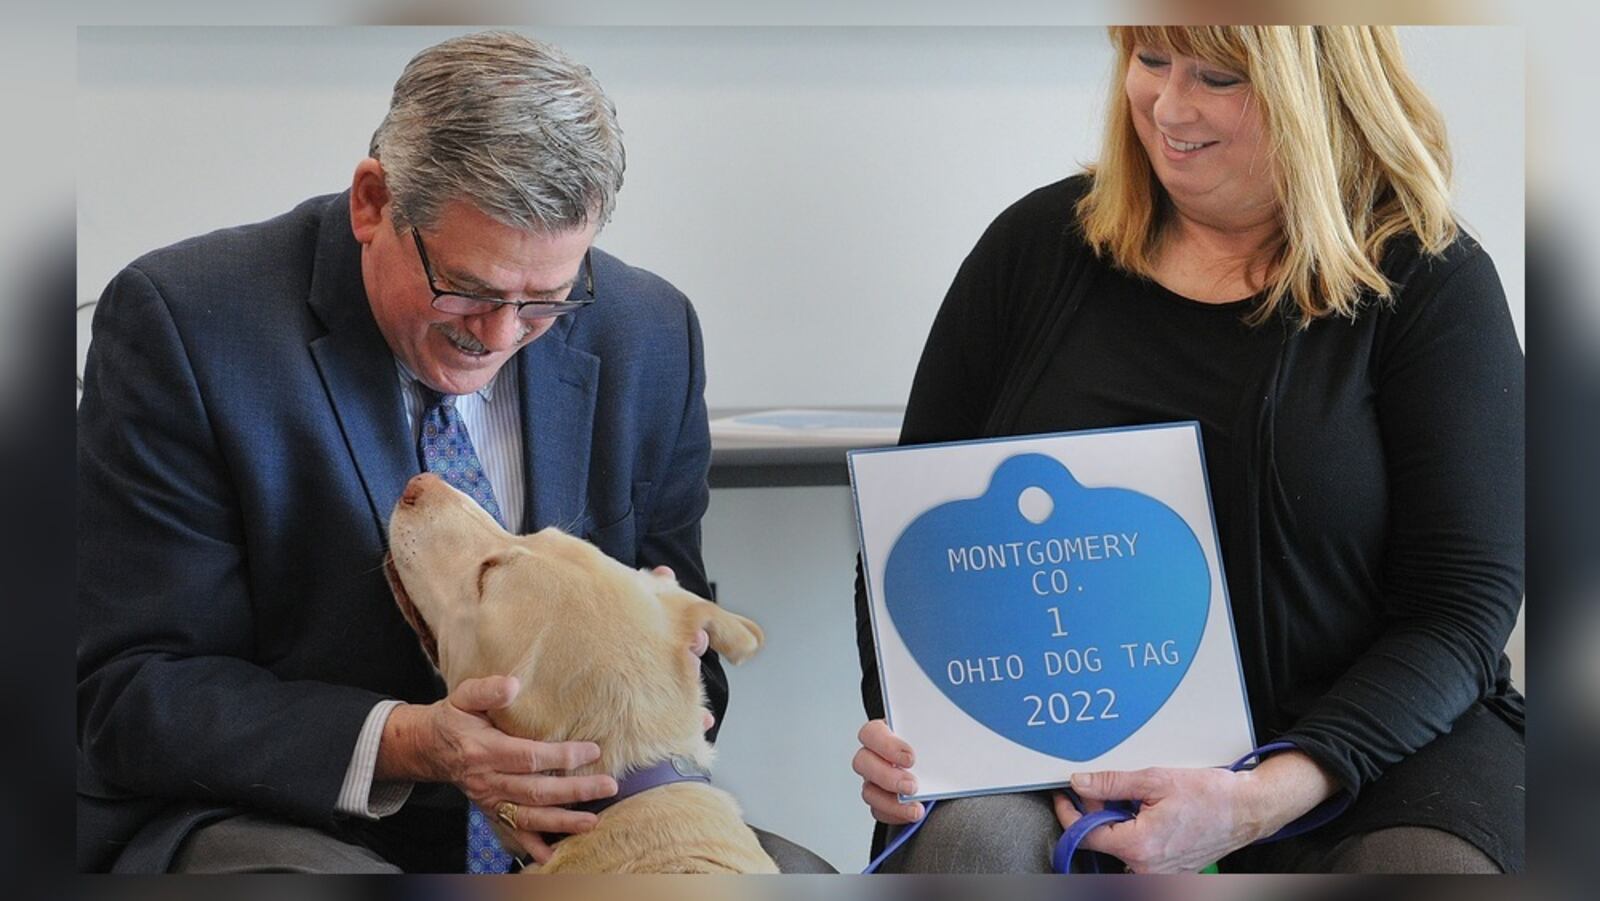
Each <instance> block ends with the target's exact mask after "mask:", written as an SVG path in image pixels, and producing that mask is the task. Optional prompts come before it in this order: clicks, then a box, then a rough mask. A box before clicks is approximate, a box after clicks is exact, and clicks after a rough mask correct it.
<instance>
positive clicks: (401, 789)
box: [334, 701, 414, 820]
mask: <svg viewBox="0 0 1600 901" xmlns="http://www.w3.org/2000/svg"><path fill="white" fill-rule="evenodd" d="M401 703H402V702H400V701H379V702H378V703H377V704H376V705H375V706H373V708H372V712H371V713H369V714H367V722H366V724H365V725H363V726H362V727H361V735H360V736H359V737H357V738H356V749H355V752H354V753H352V754H351V755H350V766H349V768H347V769H346V770H345V771H344V785H343V786H342V787H341V788H340V789H339V800H338V802H337V803H335V804H334V809H336V810H338V811H339V812H340V813H344V814H349V815H350V816H354V817H364V818H366V819H369V820H376V819H379V818H381V817H386V816H388V815H389V814H391V813H394V812H395V811H397V810H399V809H400V808H401V806H402V805H404V804H405V803H406V799H407V798H409V797H411V789H412V788H413V787H414V783H411V782H376V783H375V782H373V781H372V779H373V776H374V774H376V773H377V771H378V743H379V742H381V741H382V740H383V726H384V723H386V722H388V720H389V713H390V711H392V710H394V709H395V708H396V707H399V706H400V704H401Z"/></svg>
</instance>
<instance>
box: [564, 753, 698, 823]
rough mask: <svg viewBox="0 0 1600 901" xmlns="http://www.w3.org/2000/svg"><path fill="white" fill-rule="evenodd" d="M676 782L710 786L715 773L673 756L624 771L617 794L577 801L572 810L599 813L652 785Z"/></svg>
mask: <svg viewBox="0 0 1600 901" xmlns="http://www.w3.org/2000/svg"><path fill="white" fill-rule="evenodd" d="M674 782H704V783H705V784H707V785H710V784H711V774H710V773H708V772H706V771H705V770H704V769H702V768H701V767H700V765H699V764H697V763H695V762H694V761H692V760H689V759H687V758H683V757H672V758H669V759H667V760H663V761H661V762H660V763H657V764H652V765H651V766H647V767H645V768H644V769H642V770H631V771H629V772H627V773H624V774H623V775H622V778H621V779H618V780H617V793H616V794H614V795H612V796H611V797H609V798H601V799H599V800H597V801H588V802H585V803H583V804H573V805H572V809H573V810H584V811H588V812H589V813H599V812H600V811H602V810H605V809H606V808H607V807H610V806H611V805H613V804H615V803H617V802H618V801H621V800H624V799H626V798H631V797H633V796H634V795H637V794H639V793H640V792H645V791H649V790H650V789H652V788H660V787H661V786H663V785H671V784H672V783H674Z"/></svg>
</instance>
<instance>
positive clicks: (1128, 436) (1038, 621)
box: [850, 423, 1254, 798]
mask: <svg viewBox="0 0 1600 901" xmlns="http://www.w3.org/2000/svg"><path fill="white" fill-rule="evenodd" d="M850 470H851V484H852V487H853V490H854V493H855V501H856V511H857V517H858V524H859V527H860V533H861V547H862V563H863V567H864V569H865V576H866V586H867V594H868V604H869V610H870V612H871V617H872V626H873V636H874V640H875V644H876V648H877V652H878V664H879V675H880V677H881V680H880V681H881V683H882V688H883V691H884V700H885V710H886V712H887V715H888V718H889V725H890V727H891V728H893V729H894V730H895V731H896V732H897V733H899V734H900V735H901V736H902V737H904V738H905V739H906V740H907V741H908V742H909V743H910V744H911V745H912V747H913V748H915V749H916V752H917V761H918V762H917V764H916V766H915V768H914V773H915V774H916V776H917V782H918V785H919V792H918V794H916V795H915V796H908V797H916V798H936V797H947V796H951V795H960V794H980V793H984V792H991V791H1010V790H1018V789H1024V788H1037V787H1045V786H1050V785H1061V784H1065V782H1066V779H1067V776H1069V775H1070V774H1071V773H1073V772H1080V771H1084V770H1086V769H1136V768H1139V767H1144V766H1217V765H1221V764H1225V763H1227V762H1228V761H1229V760H1232V759H1233V758H1235V757H1237V756H1238V754H1241V753H1243V752H1244V751H1247V750H1249V749H1250V748H1251V747H1253V746H1254V743H1253V740H1254V736H1253V735H1252V734H1251V728H1250V723H1249V714H1248V705H1247V703H1246V700H1245V696H1244V684H1243V679H1242V677H1241V675H1240V672H1239V668H1238V652H1237V650H1236V647H1235V644H1234V636H1233V625H1232V616H1231V612H1230V611H1229V609H1228V606H1227V594H1226V589H1225V587H1224V580H1223V578H1222V570H1221V558H1220V553H1219V550H1218V546H1217V539H1216V530H1215V526H1214V524H1213V521H1212V514H1211V505H1210V495H1209V491H1208V489H1207V482H1206V479H1205V466H1204V460H1203V456H1202V454H1201V449H1200V441H1199V427H1198V425H1197V424H1195V423H1183V424H1177V425H1171V426H1149V427H1140V428H1132V429H1110V430H1103V431H1095V432H1077V433H1064V434H1060V435H1049V436H1027V437H1024V438H1015V439H998V440H993V441H975V442H958V443H953V444H946V445H923V446H912V447H903V448H890V449H873V450H862V451H854V452H852V453H851V454H850Z"/></svg>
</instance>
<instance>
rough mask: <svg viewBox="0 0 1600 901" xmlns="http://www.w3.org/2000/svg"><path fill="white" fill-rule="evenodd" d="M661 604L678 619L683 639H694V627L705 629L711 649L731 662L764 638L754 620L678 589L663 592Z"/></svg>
mask: <svg viewBox="0 0 1600 901" xmlns="http://www.w3.org/2000/svg"><path fill="white" fill-rule="evenodd" d="M661 603H662V604H663V605H665V606H666V608H667V612H668V614H669V615H670V616H672V617H674V618H675V619H676V620H677V622H678V631H679V632H680V634H681V635H682V637H683V640H684V641H685V642H688V641H691V640H693V638H694V633H695V632H696V631H697V630H699V629H704V630H706V634H707V635H708V636H710V637H711V648H712V650H714V651H716V652H717V653H718V654H721V655H722V656H723V657H726V658H727V659H728V662H730V663H743V662H744V661H745V660H746V659H748V658H749V656H750V655H751V654H754V653H755V652H756V651H757V650H759V649H760V647H761V644H762V642H764V641H766V636H765V635H764V634H763V633H762V631H761V627H760V626H758V625H756V624H755V623H754V622H753V621H751V620H749V619H746V618H745V617H742V616H740V615H739V614H737V613H730V612H729V611H727V610H724V609H722V607H720V606H718V605H717V604H714V603H712V602H711V601H708V600H706V599H705V598H701V597H697V596H695V595H694V594H692V593H690V592H687V591H684V590H683V589H681V588H677V589H673V590H670V591H667V592H665V593H663V594H662V595H661Z"/></svg>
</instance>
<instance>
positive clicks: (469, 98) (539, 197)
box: [368, 32, 624, 232]
mask: <svg viewBox="0 0 1600 901" xmlns="http://www.w3.org/2000/svg"><path fill="white" fill-rule="evenodd" d="M368 153H369V154H370V155H371V156H372V157H374V158H375V159H378V160H379V161H380V162H382V164H383V171H384V178H385V181H386V183H387V184H388V187H389V191H390V195H391V198H392V200H393V202H394V212H393V216H394V221H395V224H396V227H397V228H399V227H403V226H406V225H415V226H418V227H420V228H427V227H429V226H431V225H433V224H435V223H436V222H437V221H438V217H439V215H440V214H441V213H442V212H443V209H444V206H445V205H446V204H448V203H449V202H451V201H454V200H464V201H467V202H469V203H471V204H473V205H474V206H476V207H477V208H478V209H479V210H481V211H482V212H483V213H485V214H486V215H488V216H489V217H491V218H493V219H495V220H496V221H498V222H501V223H503V224H506V225H510V226H512V227H514V228H521V229H525V230H537V231H543V232H555V231H568V230H571V229H575V228H581V227H582V226H584V225H586V224H588V223H590V222H593V223H594V224H595V227H596V228H599V227H600V226H603V225H604V224H605V223H606V221H607V220H609V219H610V218H611V211H612V209H613V208H614V207H615V206H616V201H617V191H618V190H619V189H621V187H622V170H623V166H624V155H623V150H622V130H621V129H620V128H618V127H617V111H616V108H615V107H614V106H612V104H611V100H610V99H609V98H607V97H606V95H605V92H604V91H602V90H601V89H600V85H599V83H598V82H596V81H595V80H594V75H593V74H592V73H590V71H589V68H588V67H587V66H583V65H580V64H578V63H576V62H574V61H573V60H571V59H570V58H568V57H567V56H566V54H564V53H562V52H561V51H560V50H557V49H556V48H555V47H552V46H551V45H549V44H543V43H540V42H538V41H534V40H530V39H528V38H525V37H523V36H522V35H519V34H513V33H510V32H482V33H479V34H471V35H466V36H463V37H458V38H452V39H450V40H448V41H445V42H443V43H441V44H436V45H434V46H432V47H429V48H428V49H426V50H423V51H422V52H421V53H418V54H417V55H416V56H414V57H412V59H411V62H409V63H407V64H406V68H405V71H404V72H402V73H400V78H399V80H398V81H396V82H395V84H394V95H393V97H392V98H391V99H390V101H389V114H388V115H387V116H385V117H384V119H383V123H382V124H381V125H379V126H378V130H377V131H376V132H373V135H372V145H371V147H370V148H369V149H368Z"/></svg>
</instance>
